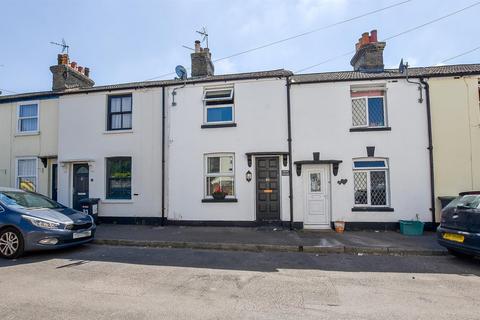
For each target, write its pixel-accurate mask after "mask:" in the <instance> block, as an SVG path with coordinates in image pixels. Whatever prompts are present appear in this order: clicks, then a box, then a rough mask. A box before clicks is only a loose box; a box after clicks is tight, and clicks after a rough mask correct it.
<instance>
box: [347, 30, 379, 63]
mask: <svg viewBox="0 0 480 320" xmlns="http://www.w3.org/2000/svg"><path fill="white" fill-rule="evenodd" d="M385 45H386V43H385V42H379V41H378V38H377V30H372V31H370V34H369V33H368V32H364V33H363V34H362V37H361V38H360V39H358V42H357V43H356V44H355V50H356V52H355V55H354V56H353V58H352V60H350V64H351V65H352V66H353V69H354V70H355V71H361V72H382V71H383V70H384V65H383V49H385Z"/></svg>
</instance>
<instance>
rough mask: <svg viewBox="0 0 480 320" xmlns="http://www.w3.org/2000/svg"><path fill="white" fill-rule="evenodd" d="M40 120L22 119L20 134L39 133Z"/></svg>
mask: <svg viewBox="0 0 480 320" xmlns="http://www.w3.org/2000/svg"><path fill="white" fill-rule="evenodd" d="M37 124H38V118H29V119H20V132H26V131H37V130H38V125H37Z"/></svg>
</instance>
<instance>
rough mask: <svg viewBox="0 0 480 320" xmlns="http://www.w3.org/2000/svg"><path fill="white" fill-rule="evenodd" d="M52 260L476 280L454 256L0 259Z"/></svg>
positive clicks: (137, 253)
mask: <svg viewBox="0 0 480 320" xmlns="http://www.w3.org/2000/svg"><path fill="white" fill-rule="evenodd" d="M46 261H51V262H53V264H54V265H55V268H57V269H62V268H69V267H75V266H79V265H88V264H89V263H92V262H110V263H126V264H137V265H152V266H168V267H184V268H208V269H224V270H245V271H259V272H277V271H278V270H279V269H298V270H309V269H310V270H323V271H340V272H390V273H392V272H393V273H440V274H457V275H465V276H480V260H479V259H459V258H456V257H453V256H405V257H401V256H372V255H363V256H359V255H348V254H330V255H320V254H307V253H286V252H285V253H284V252H238V251H237V252H233V251H216V250H191V249H156V248H138V247H117V246H115V247H114V246H102V245H83V246H80V247H76V248H71V249H63V250H59V251H46V252H35V253H29V254H27V255H25V256H24V257H22V258H20V259H17V260H3V259H0V268H2V267H12V266H19V265H22V264H31V263H42V262H46Z"/></svg>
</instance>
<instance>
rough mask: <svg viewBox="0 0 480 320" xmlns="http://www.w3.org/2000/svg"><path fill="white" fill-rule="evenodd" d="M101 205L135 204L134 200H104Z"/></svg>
mask: <svg viewBox="0 0 480 320" xmlns="http://www.w3.org/2000/svg"><path fill="white" fill-rule="evenodd" d="M101 203H106V204H129V203H133V200H131V199H126V200H120V199H119V200H115V199H105V200H102V201H101Z"/></svg>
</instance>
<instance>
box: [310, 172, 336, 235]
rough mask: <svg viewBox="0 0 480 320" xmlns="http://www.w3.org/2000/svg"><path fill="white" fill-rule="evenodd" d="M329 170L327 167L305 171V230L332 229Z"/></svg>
mask: <svg viewBox="0 0 480 320" xmlns="http://www.w3.org/2000/svg"><path fill="white" fill-rule="evenodd" d="M329 169H330V167H329V166H328V165H325V166H318V167H316V168H315V169H307V170H305V176H304V180H305V198H306V199H305V200H306V206H305V209H306V210H305V222H304V225H305V228H310V229H329V228H331V226H330V221H331V219H330V170H329Z"/></svg>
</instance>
